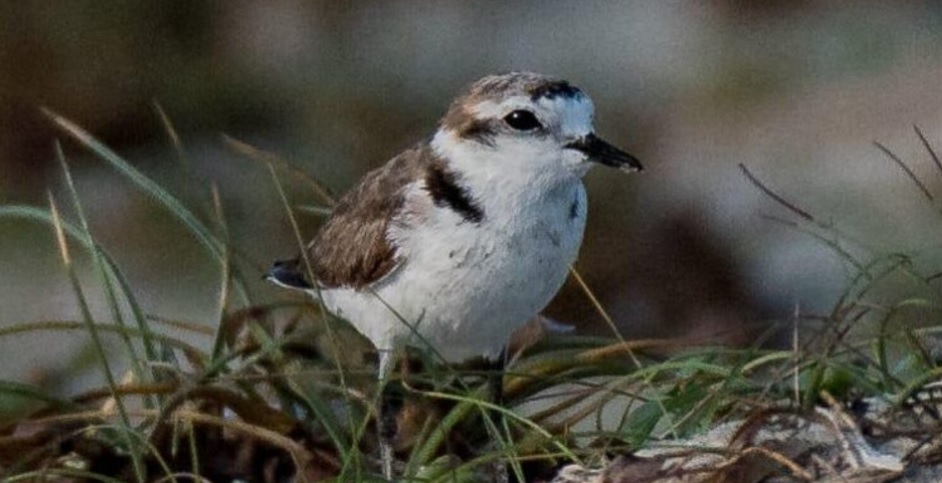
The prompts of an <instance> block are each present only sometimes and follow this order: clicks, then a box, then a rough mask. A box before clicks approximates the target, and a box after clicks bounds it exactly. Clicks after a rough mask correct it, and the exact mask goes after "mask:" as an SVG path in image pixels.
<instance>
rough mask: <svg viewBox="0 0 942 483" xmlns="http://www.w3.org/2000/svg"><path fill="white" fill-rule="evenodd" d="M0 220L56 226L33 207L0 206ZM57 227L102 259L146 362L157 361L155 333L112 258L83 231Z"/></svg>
mask: <svg viewBox="0 0 942 483" xmlns="http://www.w3.org/2000/svg"><path fill="white" fill-rule="evenodd" d="M0 218H20V219H25V220H30V221H37V222H40V223H45V224H47V225H49V226H50V227H54V226H55V222H54V221H53V218H52V214H51V213H50V212H49V211H47V210H43V209H41V208H37V207H34V206H21V205H8V206H0ZM59 223H60V224H61V226H62V229H63V232H64V233H65V235H66V236H68V237H69V239H70V240H74V241H77V242H79V243H80V244H81V245H82V247H84V248H85V250H87V251H88V252H89V253H90V254H91V255H92V256H93V257H94V256H95V254H96V253H97V256H99V257H101V258H102V260H103V261H104V266H105V269H106V270H107V272H108V276H109V277H111V278H113V279H114V280H115V281H117V282H118V286H119V287H120V288H121V292H122V294H123V295H124V300H125V302H127V304H128V306H129V307H130V309H131V313H132V314H133V315H134V319H135V321H136V323H137V326H138V328H139V329H140V331H141V341H142V343H143V345H144V349H145V351H146V352H147V357H148V360H150V361H156V360H160V358H159V357H158V353H157V348H156V345H155V342H154V340H155V338H154V333H153V331H152V330H151V328H150V325H149V324H148V322H147V316H145V315H144V311H143V309H142V308H141V306H140V304H139V303H138V301H137V298H136V297H135V296H134V293H133V291H132V290H131V285H130V283H129V282H128V280H127V278H126V277H125V276H124V274H123V273H122V272H121V271H120V270H118V266H117V264H116V263H115V262H114V259H112V258H111V255H109V254H108V252H107V251H105V249H104V248H102V247H101V246H100V245H98V244H97V243H94V240H89V239H86V238H85V237H84V236H83V235H82V230H81V229H79V228H78V227H76V226H75V225H74V224H72V223H69V222H68V221H66V220H62V219H60V220H59Z"/></svg>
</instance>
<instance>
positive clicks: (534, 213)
mask: <svg viewBox="0 0 942 483" xmlns="http://www.w3.org/2000/svg"><path fill="white" fill-rule="evenodd" d="M485 208H486V209H485V217H484V220H483V221H482V222H480V223H472V222H469V221H466V220H463V219H461V217H460V216H459V215H457V214H455V213H454V212H453V211H450V210H448V209H447V208H437V207H436V208H429V209H428V210H427V211H426V212H424V213H421V216H418V217H416V218H417V219H418V220H419V221H417V222H416V223H413V224H409V226H405V227H403V228H401V229H399V230H398V231H395V230H394V232H393V233H392V235H393V237H392V238H393V239H394V241H395V243H396V246H397V253H398V254H399V256H400V257H402V259H403V263H402V264H401V265H400V266H399V267H397V268H396V269H395V270H394V271H393V272H392V273H390V274H389V275H387V276H386V277H385V278H384V279H382V280H380V281H379V282H377V283H376V284H374V285H373V286H372V287H370V289H366V290H361V291H354V290H352V289H334V290H325V291H323V292H322V297H323V300H324V302H325V304H326V305H327V308H328V309H329V310H330V311H332V312H334V313H335V314H337V315H338V316H341V317H343V318H345V319H347V320H348V321H350V323H352V324H353V325H354V326H355V327H356V328H357V329H358V330H359V331H360V332H361V333H363V335H365V336H366V337H367V338H369V339H370V340H372V341H373V343H374V344H375V345H376V346H377V348H378V349H380V350H390V349H393V348H394V347H397V346H399V345H400V344H405V343H407V344H411V345H415V346H418V347H424V346H425V344H426V343H427V344H429V345H430V346H431V347H432V348H433V349H434V350H435V351H437V352H438V353H439V354H440V355H441V356H442V357H444V358H445V359H446V360H448V361H460V360H465V359H468V358H471V357H474V356H480V355H485V356H489V357H493V356H496V355H497V354H498V353H499V352H500V350H501V348H502V347H503V345H504V344H505V343H506V341H507V338H508V337H509V336H510V334H511V333H512V332H513V331H514V330H515V329H517V328H518V327H520V326H521V325H523V324H524V323H525V322H526V321H527V320H529V319H530V318H531V317H533V316H534V315H536V314H537V313H539V311H541V310H542V309H543V308H544V307H545V306H546V305H547V304H548V303H549V301H550V300H551V299H552V298H553V296H554V295H555V294H556V292H557V291H558V290H559V288H560V287H561V286H562V284H563V282H564V281H565V280H566V276H567V274H568V271H569V265H570V264H571V263H572V262H573V260H574V259H575V257H576V255H577V253H578V250H579V245H580V244H581V242H582V233H583V230H584V228H585V216H586V195H585V189H584V187H583V185H582V183H581V181H579V180H573V181H572V182H570V183H566V184H564V185H561V186H558V187H557V188H555V189H553V190H552V191H551V192H549V193H546V194H545V195H544V196H542V197H540V198H538V199H536V200H520V202H519V203H517V205H516V206H512V207H510V208H507V207H506V206H500V205H497V206H487V204H485ZM410 325H411V326H412V328H410ZM423 341H424V342H423Z"/></svg>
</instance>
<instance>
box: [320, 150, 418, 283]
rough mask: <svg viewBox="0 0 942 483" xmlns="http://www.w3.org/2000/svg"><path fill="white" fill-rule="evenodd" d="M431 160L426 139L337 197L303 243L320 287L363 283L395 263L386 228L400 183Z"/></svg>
mask: <svg viewBox="0 0 942 483" xmlns="http://www.w3.org/2000/svg"><path fill="white" fill-rule="evenodd" d="M433 159H434V155H433V154H432V152H431V150H430V148H429V147H428V145H427V144H426V143H423V144H420V145H418V146H416V147H413V148H412V149H409V150H407V151H405V152H403V153H402V154H400V155H398V156H396V157H395V158H393V159H392V160H390V161H389V162H388V163H386V164H385V165H384V166H382V167H380V168H378V169H376V170H373V171H371V172H370V173H368V174H367V175H366V176H365V177H364V178H363V180H361V181H360V183H359V184H358V185H357V186H356V187H355V188H353V189H352V190H351V191H350V192H348V193H347V194H346V195H344V197H343V198H341V199H340V201H339V202H338V204H337V206H336V207H335V208H334V211H333V213H331V215H330V217H328V219H327V221H326V222H325V223H324V225H323V226H322V227H321V229H320V231H318V233H317V235H316V236H315V237H314V239H313V240H312V241H311V243H310V244H308V247H307V250H308V257H309V260H310V262H311V269H312V271H313V272H314V276H315V277H316V278H317V282H318V284H319V285H321V286H322V287H328V288H333V287H352V288H355V289H360V288H363V287H365V286H367V285H369V284H371V283H373V282H375V281H377V280H379V279H380V278H382V277H383V276H384V275H386V274H387V273H389V272H390V271H391V270H392V269H393V268H395V267H396V265H397V264H398V263H399V262H400V260H398V259H397V256H396V248H395V247H394V246H392V245H390V243H389V240H388V239H387V231H388V229H389V225H390V223H392V222H393V219H394V217H395V215H396V214H397V213H398V212H399V210H400V209H401V208H402V205H403V203H404V201H405V192H404V191H405V187H406V186H407V185H408V184H409V183H411V182H413V181H415V180H416V179H420V177H421V176H422V173H423V172H424V171H425V169H426V167H427V165H429V164H430V163H431V162H432V160H433Z"/></svg>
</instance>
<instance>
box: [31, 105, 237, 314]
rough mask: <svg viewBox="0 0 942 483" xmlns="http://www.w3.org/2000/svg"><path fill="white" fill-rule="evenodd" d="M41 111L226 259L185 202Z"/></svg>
mask: <svg viewBox="0 0 942 483" xmlns="http://www.w3.org/2000/svg"><path fill="white" fill-rule="evenodd" d="M42 112H43V114H45V115H46V116H47V117H48V118H49V119H51V120H52V121H53V122H54V123H55V124H56V125H57V126H58V127H59V128H60V129H62V130H63V131H64V132H65V133H66V134H68V135H69V136H71V137H72V138H73V139H75V140H76V141H78V142H79V143H80V144H82V145H83V146H85V147H87V148H88V149H89V150H91V151H92V152H93V153H95V154H96V155H97V156H98V157H100V158H101V159H103V160H105V161H107V162H108V163H109V164H110V165H111V166H113V167H114V168H115V169H117V170H118V172H119V173H121V174H122V175H124V176H125V177H127V178H128V179H129V180H131V181H132V182H133V183H134V184H135V185H137V186H138V187H139V188H141V189H142V190H144V192H146V193H148V194H149V195H150V196H152V197H153V198H154V199H156V200H157V201H159V202H160V203H161V204H162V205H163V206H164V207H166V208H167V209H168V210H169V211H170V213H172V214H173V215H174V216H176V217H177V218H178V219H179V220H180V221H182V222H183V224H184V225H186V227H187V228H188V229H189V230H190V232H191V233H192V234H193V236H195V237H196V239H197V240H198V241H199V242H200V243H201V244H202V245H203V246H204V247H205V248H206V250H207V251H209V253H210V255H212V257H213V259H214V260H215V261H216V262H218V263H223V262H224V260H225V253H224V252H225V249H224V246H223V243H222V242H220V241H219V240H218V239H217V237H216V236H215V235H214V234H213V232H212V231H211V230H210V229H209V228H208V227H207V226H206V225H205V224H204V223H203V222H202V221H200V220H199V218H197V217H196V215H194V214H193V212H191V211H190V210H189V209H187V208H186V207H185V206H183V203H181V202H180V201H179V200H178V199H176V198H175V197H174V196H173V195H171V194H170V193H169V192H168V191H167V190H165V189H164V188H162V187H161V186H160V185H158V184H157V183H155V182H154V181H153V180H151V179H150V178H148V177H147V176H145V175H144V174H143V173H141V172H140V171H139V170H137V169H136V168H134V167H133V166H131V165H130V164H129V163H128V162H127V161H125V160H124V158H122V157H121V156H119V155H118V154H117V153H115V152H114V151H112V150H111V149H110V148H108V147H107V146H105V145H104V144H102V143H101V142H100V141H98V140H97V139H95V138H94V137H93V136H92V135H91V134H89V133H88V132H87V131H85V130H84V129H82V128H80V127H79V126H78V125H76V124H75V123H73V122H72V121H70V120H68V119H66V118H64V117H62V116H60V115H59V114H57V113H56V112H53V111H52V110H50V109H46V108H43V109H42ZM236 288H237V289H238V292H239V295H240V296H241V297H242V299H243V301H244V302H245V303H246V304H250V303H251V301H250V300H249V296H248V293H247V292H246V290H245V288H244V287H243V286H242V285H241V284H237V287H236Z"/></svg>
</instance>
